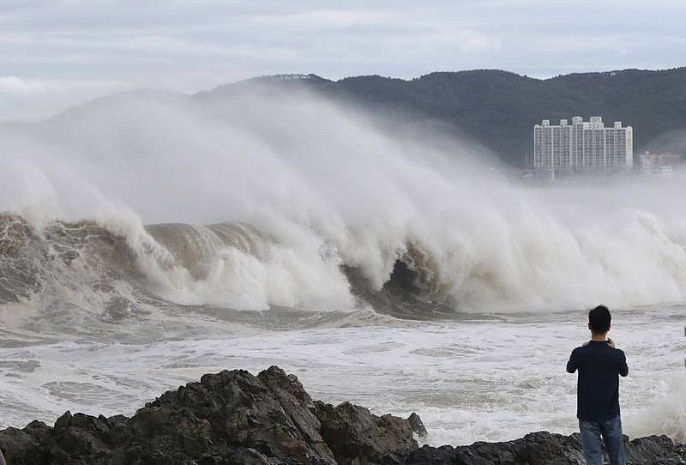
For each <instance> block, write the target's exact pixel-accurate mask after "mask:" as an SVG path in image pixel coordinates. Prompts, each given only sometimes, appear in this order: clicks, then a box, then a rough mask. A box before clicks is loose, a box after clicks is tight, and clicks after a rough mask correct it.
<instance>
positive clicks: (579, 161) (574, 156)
mask: <svg viewBox="0 0 686 465" xmlns="http://www.w3.org/2000/svg"><path fill="white" fill-rule="evenodd" d="M633 164H634V141H633V134H632V128H631V126H626V127H622V123H621V122H620V121H617V122H615V124H614V126H613V127H607V128H606V127H605V124H604V123H603V119H602V118H601V117H600V116H592V117H591V120H590V121H587V122H584V121H583V118H581V116H575V117H574V118H572V124H569V121H568V120H566V119H563V120H560V124H559V126H551V125H550V121H549V120H547V119H544V120H543V122H542V123H541V124H537V125H536V126H534V169H535V170H544V171H580V172H581V171H605V170H607V171H610V170H620V169H631V168H632V167H633Z"/></svg>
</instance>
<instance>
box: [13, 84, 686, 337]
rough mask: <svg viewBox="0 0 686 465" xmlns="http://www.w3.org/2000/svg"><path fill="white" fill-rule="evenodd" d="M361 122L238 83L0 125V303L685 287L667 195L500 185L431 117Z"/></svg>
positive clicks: (522, 300) (478, 303)
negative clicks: (228, 89) (416, 121)
mask: <svg viewBox="0 0 686 465" xmlns="http://www.w3.org/2000/svg"><path fill="white" fill-rule="evenodd" d="M373 121H374V120H373V118H371V117H369V116H368V115H364V114H362V113H361V112H358V111H355V110H353V109H351V108H349V107H345V106H341V105H339V104H333V103H331V102H328V101H325V100H322V99H320V98H318V97H316V96H313V95H309V94H305V93H302V92H292V93H291V94H288V95H287V94H283V93H278V92H275V91H273V90H266V89H264V88H253V89H249V90H247V91H245V92H241V93H234V94H231V95H223V96H216V95H213V96H203V97H193V98H189V97H180V96H174V95H158V94H129V95H122V96H115V97H110V98H107V99H104V100H101V101H98V102H95V103H92V104H90V105H87V106H85V107H82V108H78V109H75V110H72V111H70V112H67V113H65V114H63V115H60V116H58V117H56V118H53V119H51V120H48V121H45V122H42V123H37V124H28V125H6V126H3V127H2V128H1V129H0V142H1V143H2V147H3V157H2V158H1V159H0V165H1V166H0V169H1V174H0V177H1V179H0V181H1V183H0V210H1V211H4V212H6V213H4V214H2V216H0V234H1V236H0V254H1V257H0V258H1V260H2V261H1V262H0V303H7V302H29V301H33V302H36V301H40V303H39V304H37V308H43V309H44V308H47V307H65V306H70V308H71V307H73V308H71V311H72V312H74V309H81V310H80V311H82V312H83V314H84V315H88V318H97V319H100V320H106V321H114V320H116V319H117V318H123V317H125V316H127V315H135V314H136V312H140V311H143V310H141V309H142V308H143V307H144V305H141V302H143V303H145V302H148V303H150V302H152V303H154V304H159V302H168V303H174V304H180V305H211V306H214V307H226V308H233V309H242V310H250V309H252V310H264V309H268V308H270V307H279V306H280V307H291V308H299V309H308V310H319V311H325V310H350V309H353V308H355V307H359V306H362V305H370V304H371V305H372V306H373V307H375V308H377V309H378V310H380V311H384V312H391V313H397V314H403V315H405V314H407V315H410V316H415V317H419V316H421V314H422V313H426V312H429V313H430V312H435V311H436V310H437V309H438V310H440V313H441V314H442V315H445V314H446V311H471V310H477V311H507V310H533V309H546V310H560V309H565V308H569V307H577V306H583V307H587V306H590V305H593V304H595V303H597V302H601V301H602V302H605V303H607V304H609V305H613V306H634V305H647V304H655V303H659V302H666V301H683V300H684V296H685V294H686V228H685V226H684V225H685V223H684V221H683V220H682V218H681V217H680V215H679V213H678V211H679V210H678V208H677V205H679V204H680V203H681V202H683V200H684V199H683V197H684V195H683V193H682V191H683V190H682V189H672V188H670V187H665V186H662V187H659V188H654V187H651V188H641V189H637V188H636V187H635V186H634V187H632V188H621V187H613V188H610V187H608V188H595V189H591V188H568V189H562V188H560V189H553V190H545V189H530V190H526V189H522V188H516V187H513V186H512V185H511V184H510V183H509V182H508V181H506V179H505V176H504V175H502V174H501V173H502V172H503V170H502V169H501V168H498V166H497V165H496V164H495V163H494V162H493V161H492V159H490V158H489V157H488V156H487V155H486V154H484V153H482V152H479V151H478V150H477V149H476V148H475V147H471V146H469V145H467V144H463V143H459V142H456V141H455V140H453V139H451V138H450V137H447V136H446V135H445V133H441V131H439V130H436V129H435V128H432V127H431V125H424V126H423V128H422V131H419V130H417V129H416V128H412V127H410V126H403V127H394V128H391V129H389V128H388V127H385V128H383V129H382V128H380V127H379V126H377V125H375V123H374V122H373ZM408 302H410V304H409V305H408ZM408 308H409V310H408ZM76 314H78V312H76ZM67 321H68V320H67ZM65 324H69V323H65Z"/></svg>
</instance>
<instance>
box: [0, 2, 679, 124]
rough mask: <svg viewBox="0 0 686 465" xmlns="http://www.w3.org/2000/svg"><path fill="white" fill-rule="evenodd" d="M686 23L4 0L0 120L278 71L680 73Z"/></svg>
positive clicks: (537, 6) (618, 16) (675, 18)
mask: <svg viewBox="0 0 686 465" xmlns="http://www.w3.org/2000/svg"><path fill="white" fill-rule="evenodd" d="M684 18H686V1H684V0H651V1H650V2H648V1H645V0H642V1H632V0H625V1H614V0H565V1H558V0H547V1H542V0H450V1H448V0H446V1H443V0H385V1H380V0H364V1H363V0H328V1H319V0H270V1H266V0H224V1H219V0H0V120H4V121H7V120H18V119H21V120H26V119H36V118H41V117H44V116H47V115H50V114H53V113H55V112H57V111H59V110H61V109H64V108H66V107H68V106H71V105H74V104H78V103H81V102H84V101H86V100H89V99H92V98H94V97H97V96H101V95H105V94H108V93H113V92H117V91H123V90H129V89H134V88H140V87H155V88H159V87H162V88H166V89H172V90H177V91H182V92H195V91H197V90H201V89H208V88H211V87H214V86H215V85H218V84H222V83H226V82H234V81H237V80H240V79H245V78H249V77H253V76H259V75H265V74H275V73H315V74H318V75H320V76H323V77H326V78H330V79H339V78H342V77H345V76H352V75H363V74H380V75H384V76H393V77H401V78H412V77H417V76H421V75H422V74H426V73H429V72H432V71H459V70H466V69H474V68H497V69H505V70H508V71H514V72H516V73H520V74H526V75H529V76H534V77H550V76H554V75H557V74H566V73H570V72H585V71H603V70H614V69H624V68H647V69H663V68H672V67H677V66H683V65H685V64H686V59H684V58H682V57H684V56H686V27H685V26H684V24H685V23H684V21H685V20H684Z"/></svg>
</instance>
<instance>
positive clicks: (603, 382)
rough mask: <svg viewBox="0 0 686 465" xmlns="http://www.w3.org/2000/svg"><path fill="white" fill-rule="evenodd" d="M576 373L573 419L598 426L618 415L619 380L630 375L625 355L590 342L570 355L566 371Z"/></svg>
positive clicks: (611, 348) (598, 342)
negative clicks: (597, 424) (577, 373)
mask: <svg viewBox="0 0 686 465" xmlns="http://www.w3.org/2000/svg"><path fill="white" fill-rule="evenodd" d="M576 370H579V380H578V382H577V391H576V416H577V418H579V420H585V421H595V422H601V421H606V420H611V419H612V418H614V417H616V416H617V415H619V377H618V375H622V376H626V375H628V374H629V367H628V366H627V364H626V357H625V356H624V352H622V351H621V350H619V349H615V348H613V347H610V345H609V344H608V343H607V341H590V342H589V343H588V344H587V345H584V346H582V347H577V348H576V349H574V350H573V351H572V355H571V357H569V361H568V362H567V371H568V372H569V373H574V372H575V371H576Z"/></svg>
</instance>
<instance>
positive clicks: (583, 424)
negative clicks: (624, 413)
mask: <svg viewBox="0 0 686 465" xmlns="http://www.w3.org/2000/svg"><path fill="white" fill-rule="evenodd" d="M579 429H580V430H581V445H582V446H583V447H584V457H585V458H586V465H603V451H602V446H601V442H600V436H601V435H602V436H603V440H605V447H606V448H607V454H608V455H609V456H610V463H611V464H612V465H626V456H625V455H624V437H623V436H622V418H621V415H617V416H616V417H615V418H613V419H612V420H607V421H600V422H597V421H585V420H579Z"/></svg>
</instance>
